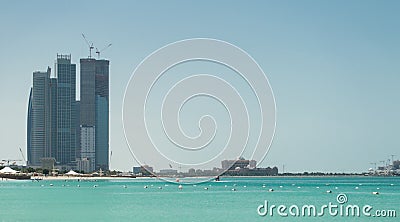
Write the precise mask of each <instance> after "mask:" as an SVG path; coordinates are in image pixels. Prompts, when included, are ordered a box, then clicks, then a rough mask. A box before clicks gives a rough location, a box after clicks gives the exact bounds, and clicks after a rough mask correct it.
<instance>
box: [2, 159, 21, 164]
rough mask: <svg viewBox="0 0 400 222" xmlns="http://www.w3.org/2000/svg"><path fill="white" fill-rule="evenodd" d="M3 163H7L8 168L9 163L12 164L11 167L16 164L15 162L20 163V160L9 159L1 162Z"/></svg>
mask: <svg viewBox="0 0 400 222" xmlns="http://www.w3.org/2000/svg"><path fill="white" fill-rule="evenodd" d="M1 161H3V162H7V166H10V162H12V165H15V164H16V163H17V161H22V160H11V159H7V160H1Z"/></svg>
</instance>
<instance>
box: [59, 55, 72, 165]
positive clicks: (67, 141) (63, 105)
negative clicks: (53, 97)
mask: <svg viewBox="0 0 400 222" xmlns="http://www.w3.org/2000/svg"><path fill="white" fill-rule="evenodd" d="M55 68H56V77H57V111H56V112H57V117H56V118H57V148H56V150H55V158H56V161H57V163H58V164H60V165H71V166H72V164H73V163H74V162H75V157H76V153H75V152H76V142H75V139H76V138H75V133H76V132H75V130H76V126H75V123H76V112H75V110H76V109H75V99H76V98H75V97H76V92H75V88H76V86H75V85H76V65H75V64H71V55H57V60H56V64H55Z"/></svg>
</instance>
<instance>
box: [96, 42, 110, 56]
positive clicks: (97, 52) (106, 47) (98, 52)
mask: <svg viewBox="0 0 400 222" xmlns="http://www.w3.org/2000/svg"><path fill="white" fill-rule="evenodd" d="M111 45H112V44H111V43H110V44H108V45H107V46H105V47H104V48H102V49H101V50H99V49H98V48H96V54H97V58H98V59H100V53H101V52H102V51H104V50H106V49H108V48H109V47H110V46H111Z"/></svg>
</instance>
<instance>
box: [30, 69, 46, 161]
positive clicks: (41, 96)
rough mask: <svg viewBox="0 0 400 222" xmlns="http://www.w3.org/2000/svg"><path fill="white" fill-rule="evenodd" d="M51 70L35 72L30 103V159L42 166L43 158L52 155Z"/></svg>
mask: <svg viewBox="0 0 400 222" xmlns="http://www.w3.org/2000/svg"><path fill="white" fill-rule="evenodd" d="M50 72H51V69H50V68H48V69H47V72H34V73H33V87H32V90H31V94H30V99H29V100H30V101H29V104H28V106H29V107H28V160H29V163H30V165H32V166H40V165H41V159H42V158H45V157H50V156H51V141H50V140H51V134H50Z"/></svg>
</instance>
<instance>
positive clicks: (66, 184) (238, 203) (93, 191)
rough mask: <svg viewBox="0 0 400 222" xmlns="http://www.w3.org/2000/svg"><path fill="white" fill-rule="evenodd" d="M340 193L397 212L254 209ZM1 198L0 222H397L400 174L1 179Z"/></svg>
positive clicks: (324, 199) (322, 200)
mask: <svg viewBox="0 0 400 222" xmlns="http://www.w3.org/2000/svg"><path fill="white" fill-rule="evenodd" d="M50 184H52V185H53V186H51V185H50ZM145 186H147V187H148V188H144V187H145ZM263 186H264V187H263ZM357 187H358V188H357ZM160 188H162V189H160ZM205 188H207V189H205ZM378 188H379V189H378ZM232 189H236V191H233V190H232ZM269 189H273V190H274V191H273V192H269V191H268V190H269ZM327 190H331V191H332V193H327V192H326V191H327ZM374 191H377V192H379V193H380V194H379V195H373V194H372V192H374ZM340 193H343V194H345V195H346V196H347V202H346V203H344V204H342V205H344V206H347V205H349V204H351V205H359V206H360V208H362V207H363V206H364V205H371V206H372V207H373V209H372V210H371V211H370V213H371V214H372V215H373V214H375V212H376V210H395V211H396V217H385V218H383V217H373V216H370V217H367V216H365V215H360V217H353V216H349V217H347V216H340V215H339V216H331V215H329V212H328V211H326V212H325V214H324V215H323V216H319V217H318V216H316V217H312V216H310V217H309V216H297V217H294V216H291V215H288V216H287V217H282V216H279V215H278V214H277V211H276V209H275V212H274V214H273V215H272V216H271V215H269V214H268V215H266V216H264V217H262V216H259V215H258V213H257V208H258V206H259V205H261V204H264V203H265V200H267V201H268V204H269V206H271V205H277V206H278V205H285V206H287V207H288V208H289V207H290V206H292V205H298V206H299V207H302V205H315V206H316V207H317V208H320V206H322V205H324V204H329V202H331V203H332V204H337V205H340V204H339V203H338V202H337V199H336V198H337V195H338V194H340ZM0 200H1V203H2V207H1V208H0V221H400V215H399V214H400V178H395V177H387V178H383V177H382V178H373V177H330V178H311V177H307V178H279V177H276V178H270V177H268V178H221V181H220V182H214V181H212V182H207V183H202V184H197V185H183V189H182V190H179V189H178V184H173V183H168V182H165V181H162V180H158V179H128V180H127V179H123V180H118V179H116V180H99V181H77V180H73V181H64V180H57V181H56V180H53V181H39V182H32V181H0ZM268 213H269V212H268ZM286 213H289V212H288V210H286Z"/></svg>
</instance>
